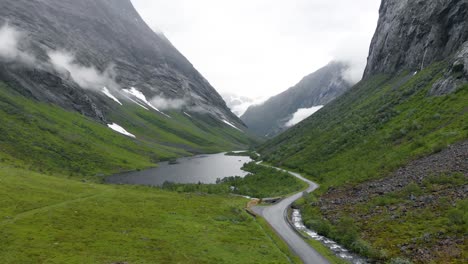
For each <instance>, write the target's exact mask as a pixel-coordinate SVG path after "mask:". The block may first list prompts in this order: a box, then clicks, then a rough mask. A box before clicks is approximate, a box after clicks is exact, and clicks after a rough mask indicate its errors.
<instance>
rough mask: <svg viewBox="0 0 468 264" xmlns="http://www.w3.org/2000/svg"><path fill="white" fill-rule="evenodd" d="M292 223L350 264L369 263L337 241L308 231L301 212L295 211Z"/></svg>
mask: <svg viewBox="0 0 468 264" xmlns="http://www.w3.org/2000/svg"><path fill="white" fill-rule="evenodd" d="M292 222H293V225H294V227H295V228H296V229H297V230H299V231H300V232H304V233H306V234H307V235H308V236H309V237H310V238H312V239H314V240H317V241H320V242H322V244H323V245H325V246H326V247H328V248H329V249H330V250H331V251H333V253H335V255H337V256H338V257H340V258H342V259H344V260H347V261H349V262H350V263H353V264H365V263H367V261H366V260H365V259H363V258H361V257H359V256H357V255H355V254H352V253H350V252H349V251H348V250H347V249H345V248H344V247H342V246H340V245H339V244H338V243H336V242H335V241H333V240H331V239H328V238H326V237H324V236H321V235H319V234H317V233H316V232H314V231H312V230H310V229H307V227H306V226H305V225H304V223H303V222H302V215H301V211H300V210H297V209H294V210H293V213H292Z"/></svg>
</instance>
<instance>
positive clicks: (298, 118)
mask: <svg viewBox="0 0 468 264" xmlns="http://www.w3.org/2000/svg"><path fill="white" fill-rule="evenodd" d="M322 107H323V105H319V106H312V107H311V108H300V109H298V110H297V111H296V113H294V114H293V117H292V118H291V119H290V120H289V121H288V122H287V123H286V127H292V126H295V125H296V124H298V123H300V122H302V121H303V120H305V119H306V118H308V117H309V116H311V115H313V114H315V113H316V112H317V111H318V110H320V109H322Z"/></svg>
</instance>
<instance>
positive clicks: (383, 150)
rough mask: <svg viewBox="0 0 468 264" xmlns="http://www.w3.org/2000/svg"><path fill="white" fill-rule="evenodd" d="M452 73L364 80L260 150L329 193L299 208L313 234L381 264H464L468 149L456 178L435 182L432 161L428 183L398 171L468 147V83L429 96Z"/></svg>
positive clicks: (434, 69)
mask: <svg viewBox="0 0 468 264" xmlns="http://www.w3.org/2000/svg"><path fill="white" fill-rule="evenodd" d="M445 68H446V64H444V63H439V64H434V65H432V66H430V67H428V68H426V69H425V70H423V71H421V72H419V73H417V74H416V75H413V73H403V74H401V75H398V76H385V75H381V76H374V77H372V78H370V79H367V80H365V81H362V82H361V83H359V84H358V85H356V86H355V87H354V88H352V89H351V90H350V91H349V92H347V93H346V94H345V95H344V96H342V97H340V98H339V99H337V100H335V101H334V102H332V103H331V104H329V105H327V106H326V107H325V108H323V109H322V110H321V111H319V112H318V113H316V114H315V115H314V116H312V117H310V118H309V119H307V120H306V121H304V122H303V123H301V124H299V125H298V126H296V127H294V128H292V129H291V130H290V131H287V132H286V133H284V134H282V135H280V136H278V137H277V138H275V139H273V140H271V141H269V142H267V143H265V144H264V145H262V146H260V147H259V148H258V151H259V152H260V153H261V154H263V156H264V158H265V159H266V160H267V161H268V162H270V163H272V164H274V165H278V166H283V167H287V168H290V169H293V170H297V171H300V172H303V173H304V174H306V175H308V177H310V178H311V179H313V180H315V181H317V182H318V183H320V184H321V188H320V189H319V190H318V192H317V194H313V195H310V196H309V197H306V199H304V200H301V201H299V202H298V204H297V206H298V207H300V208H301V209H302V210H303V215H304V220H305V223H306V225H308V226H309V227H311V228H312V229H315V230H317V231H319V233H321V234H324V235H327V236H330V237H332V238H334V239H336V240H338V241H340V242H341V243H343V244H344V245H346V246H347V247H348V248H351V249H354V250H355V251H357V252H359V253H361V254H363V255H366V256H371V257H373V258H375V259H379V260H381V261H387V260H390V259H393V260H394V261H396V262H395V263H404V262H401V261H402V258H407V259H411V260H412V261H414V262H416V263H431V262H433V263H441V262H444V263H462V262H463V252H466V244H465V246H463V244H464V243H463V241H464V240H465V239H466V230H467V228H468V227H467V225H468V221H467V219H468V214H467V213H466V211H464V212H463V210H464V209H463V208H465V207H466V203H467V197H466V193H465V194H463V193H464V192H463V188H465V187H466V183H467V177H468V175H467V174H466V170H465V169H464V167H463V166H459V165H460V164H463V158H462V157H463V155H466V153H465V152H466V149H460V150H459V151H460V152H461V153H465V154H461V155H462V156H461V160H462V161H461V162H462V163H459V165H456V166H458V167H457V168H456V169H454V171H451V170H450V168H449V169H448V170H447V171H444V172H443V173H439V172H437V173H436V172H434V173H433V175H429V174H430V173H426V171H431V167H430V166H438V165H437V163H434V162H433V161H432V160H433V159H430V160H429V161H427V162H425V163H424V166H426V167H424V168H425V172H424V173H422V174H424V175H417V174H416V175H411V174H409V175H410V176H412V177H413V178H414V180H413V179H409V180H408V178H404V179H405V180H404V181H403V180H398V178H397V176H398V175H406V174H404V173H403V174H401V173H399V172H397V169H399V168H401V167H402V166H404V165H407V164H410V162H412V161H416V160H419V159H421V158H423V157H426V156H428V155H431V154H434V153H439V152H441V151H443V150H445V149H446V148H447V147H448V146H449V145H451V144H454V143H457V142H460V141H464V140H466V139H467V138H468V104H467V102H468V84H464V85H462V86H461V87H459V89H458V90H457V91H456V92H455V93H452V94H448V95H443V96H432V95H430V90H431V88H432V85H433V84H434V83H435V82H436V81H437V80H439V79H440V78H441V77H442V76H443V75H444V74H445ZM462 146H465V145H462ZM449 152H450V151H449ZM434 159H436V160H438V158H437V157H434ZM465 160H466V158H465ZM465 167H466V166H465ZM416 168H417V167H416ZM459 170H462V172H461V174H460V171H459ZM464 170H465V171H464ZM409 171H411V169H410V170H409ZM414 171H416V172H415V173H419V174H421V172H420V171H418V170H417V169H416V170H414ZM395 175H396V176H395ZM408 177H409V176H408ZM382 178H385V179H386V180H377V179H382ZM381 186H383V187H381ZM385 186H386V187H385ZM464 186H465V187H464ZM376 188H379V189H376ZM400 257H402V258H400ZM398 261H400V262H398Z"/></svg>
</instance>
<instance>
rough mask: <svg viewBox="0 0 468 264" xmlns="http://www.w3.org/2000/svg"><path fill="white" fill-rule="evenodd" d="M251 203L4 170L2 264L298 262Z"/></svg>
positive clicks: (0, 171)
mask: <svg viewBox="0 0 468 264" xmlns="http://www.w3.org/2000/svg"><path fill="white" fill-rule="evenodd" d="M246 202H247V200H246V199H243V198H238V197H232V196H217V195H206V194H193V193H183V194H179V193H174V192H168V191H164V190H160V189H156V188H148V187H132V186H109V185H101V184H95V183H90V182H80V181H75V180H68V179H64V178H60V177H53V176H46V175H43V174H38V173H33V172H30V171H26V170H23V169H16V168H11V167H6V166H2V167H0V244H1V245H2V246H1V247H0V259H2V263H115V262H128V263H290V260H289V259H291V261H293V263H297V258H295V257H294V256H292V254H291V253H290V252H289V251H288V250H287V246H286V245H285V244H284V243H283V242H282V241H281V240H280V239H278V237H277V236H276V235H275V234H274V233H273V232H272V231H271V230H270V229H269V228H268V226H267V225H266V224H265V223H264V222H263V220H255V219H254V218H253V217H251V216H250V215H248V214H247V213H245V212H244V210H243V208H244V206H245V205H246Z"/></svg>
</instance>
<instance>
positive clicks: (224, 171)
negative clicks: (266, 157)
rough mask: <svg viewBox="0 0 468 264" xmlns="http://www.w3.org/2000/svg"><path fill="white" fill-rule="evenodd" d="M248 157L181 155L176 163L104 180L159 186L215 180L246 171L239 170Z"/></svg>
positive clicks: (214, 181)
mask: <svg viewBox="0 0 468 264" xmlns="http://www.w3.org/2000/svg"><path fill="white" fill-rule="evenodd" d="M250 161H252V160H251V159H250V158H249V157H234V156H226V155H224V153H220V154H213V155H198V156H194V157H187V158H180V159H178V160H177V162H178V164H172V165H171V164H169V163H168V162H163V163H160V164H159V167H157V168H154V169H149V170H144V171H135V172H127V173H122V174H117V175H114V176H110V177H108V178H107V179H106V182H107V183H113V184H135V185H153V186H160V185H162V184H163V183H164V182H166V181H169V182H174V183H198V182H201V183H216V179H218V178H221V179H222V178H225V177H229V176H241V177H244V176H246V175H247V172H245V171H243V170H241V168H242V166H243V165H244V163H247V162H250Z"/></svg>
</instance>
